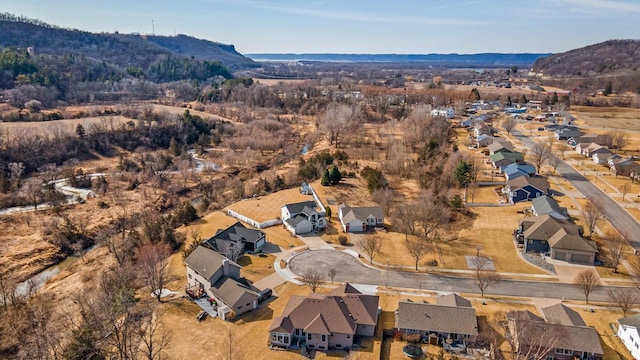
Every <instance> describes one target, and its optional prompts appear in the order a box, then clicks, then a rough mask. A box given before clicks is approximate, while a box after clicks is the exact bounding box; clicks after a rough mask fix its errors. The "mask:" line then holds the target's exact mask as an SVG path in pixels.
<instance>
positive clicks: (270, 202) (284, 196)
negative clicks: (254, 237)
mask: <svg viewBox="0 0 640 360" xmlns="http://www.w3.org/2000/svg"><path fill="white" fill-rule="evenodd" d="M302 201H313V197H312V196H311V195H303V194H301V193H300V189H299V188H297V187H295V188H293V189H288V190H282V191H278V192H276V193H273V194H270V195H267V196H260V197H255V198H249V199H246V200H242V201H238V202H237V203H234V204H232V205H230V206H228V207H227V208H228V209H230V210H233V211H235V212H237V213H240V214H242V215H244V216H248V217H249V218H251V219H254V220H256V221H259V222H263V221H267V220H272V219H276V218H279V217H280V216H281V212H280V208H281V207H282V206H283V205H285V204H291V203H297V202H302Z"/></svg>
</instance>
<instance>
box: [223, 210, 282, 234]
mask: <svg viewBox="0 0 640 360" xmlns="http://www.w3.org/2000/svg"><path fill="white" fill-rule="evenodd" d="M227 215H229V216H231V217H234V218H236V219H238V220H240V221H244V222H246V223H247V224H249V225H251V226H253V227H256V228H258V229H264V228H268V227H271V226H276V225H280V224H282V220H280V219H271V220H267V221H264V222H257V221H255V220H253V219H252V218H250V217H247V216H244V215H242V214H240V213H237V212H235V211H233V210H231V209H228V210H227Z"/></svg>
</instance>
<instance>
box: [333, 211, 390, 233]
mask: <svg viewBox="0 0 640 360" xmlns="http://www.w3.org/2000/svg"><path fill="white" fill-rule="evenodd" d="M338 218H339V219H340V224H342V231H344V232H363V231H367V230H369V229H373V228H375V227H382V226H384V210H382V207H380V206H368V207H351V206H348V205H344V204H343V205H340V206H339V207H338Z"/></svg>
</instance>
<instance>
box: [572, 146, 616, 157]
mask: <svg viewBox="0 0 640 360" xmlns="http://www.w3.org/2000/svg"><path fill="white" fill-rule="evenodd" d="M579 145H580V151H581V154H582V155H583V156H584V157H592V156H593V154H596V153H598V152H601V151H602V150H603V149H607V150H609V148H608V147H606V146H605V145H600V144H596V143H591V144H589V145H587V146H584V145H583V144H579Z"/></svg>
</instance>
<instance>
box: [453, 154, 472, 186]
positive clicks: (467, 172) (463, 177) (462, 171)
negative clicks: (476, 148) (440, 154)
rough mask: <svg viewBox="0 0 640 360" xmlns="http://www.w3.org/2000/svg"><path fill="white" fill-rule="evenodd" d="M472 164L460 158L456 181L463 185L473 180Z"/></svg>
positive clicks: (455, 174)
mask: <svg viewBox="0 0 640 360" xmlns="http://www.w3.org/2000/svg"><path fill="white" fill-rule="evenodd" d="M471 170H472V169H471V165H470V164H469V163H467V162H466V161H464V160H460V161H459V162H458V165H457V166H456V170H455V172H454V177H455V179H456V182H457V183H458V185H460V186H461V187H463V186H466V185H468V184H469V183H470V182H471Z"/></svg>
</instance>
